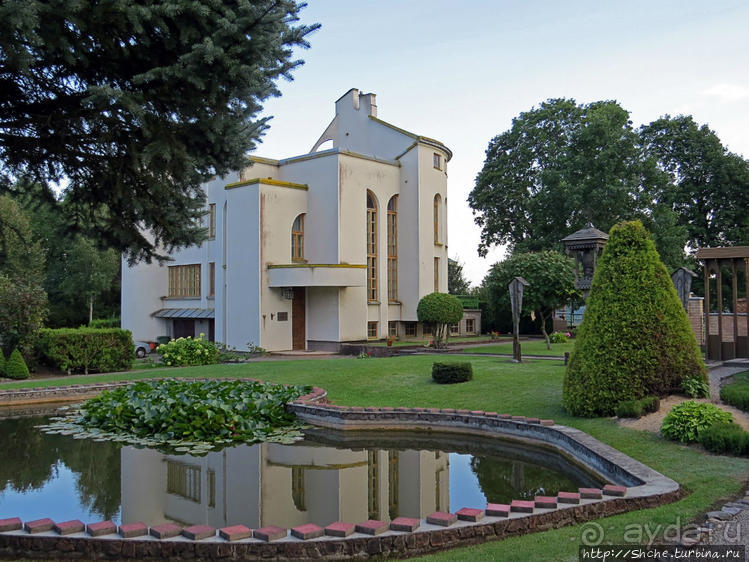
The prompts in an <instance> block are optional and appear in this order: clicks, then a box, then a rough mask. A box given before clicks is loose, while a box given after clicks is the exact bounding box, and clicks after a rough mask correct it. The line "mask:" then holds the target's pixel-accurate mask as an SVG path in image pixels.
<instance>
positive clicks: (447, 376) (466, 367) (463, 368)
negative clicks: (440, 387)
mask: <svg viewBox="0 0 749 562" xmlns="http://www.w3.org/2000/svg"><path fill="white" fill-rule="evenodd" d="M432 378H433V379H434V382H436V383H438V384H455V383H459V382H466V381H469V380H471V379H472V378H473V367H472V366H471V364H470V363H467V362H464V363H434V364H432Z"/></svg>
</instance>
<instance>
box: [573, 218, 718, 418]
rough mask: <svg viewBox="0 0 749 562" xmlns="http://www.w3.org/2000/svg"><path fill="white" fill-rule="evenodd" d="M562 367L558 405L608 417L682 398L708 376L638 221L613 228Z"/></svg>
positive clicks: (663, 268) (668, 279) (668, 280)
mask: <svg viewBox="0 0 749 562" xmlns="http://www.w3.org/2000/svg"><path fill="white" fill-rule="evenodd" d="M586 305H587V306H586V309H585V315H584V316H583V321H582V324H581V325H580V327H579V328H578V332H577V337H576V338H575V347H574V351H573V352H572V356H571V359H570V362H569V365H568V366H567V371H566V373H565V377H564V386H563V392H562V405H563V406H564V408H565V409H566V410H567V411H568V412H570V413H571V414H572V415H575V416H585V417H595V416H609V415H611V414H612V413H613V412H614V409H615V408H616V405H617V404H619V403H620V402H623V401H625V400H639V399H640V398H643V397H645V396H648V395H656V396H665V395H666V394H669V393H672V392H680V391H681V385H682V381H683V380H684V379H691V378H696V379H699V380H702V381H704V382H705V383H707V370H706V369H705V364H704V362H703V361H702V357H701V355H700V352H699V348H698V347H697V341H696V340H695V337H694V334H693V333H692V329H691V328H690V326H689V320H688V319H687V315H686V312H685V311H684V308H683V307H682V304H681V301H680V300H679V297H678V295H677V294H676V289H674V284H673V282H672V281H671V276H670V275H669V273H668V271H667V270H666V266H664V265H663V263H662V262H661V259H660V257H659V255H658V252H657V250H656V249H655V244H654V243H653V240H652V239H651V238H650V235H649V234H648V232H647V230H645V228H644V227H643V226H642V224H641V223H640V222H639V221H633V222H625V223H621V224H619V225H616V226H614V227H613V228H612V229H611V232H610V236H609V241H608V243H607V244H606V247H605V248H604V250H603V255H602V256H601V259H600V260H599V262H598V268H597V269H596V272H595V275H594V278H593V285H592V287H591V291H590V296H589V297H588V300H587V303H586Z"/></svg>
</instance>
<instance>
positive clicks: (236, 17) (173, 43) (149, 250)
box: [0, 0, 318, 259]
mask: <svg viewBox="0 0 749 562" xmlns="http://www.w3.org/2000/svg"><path fill="white" fill-rule="evenodd" d="M304 5H305V4H303V3H300V2H297V1H295V0H252V1H251V2H250V1H238V0H235V1H225V2H203V1H198V0H154V1H143V0H124V1H120V2H113V1H103V2H102V1H94V0H57V1H53V2H49V1H42V0H23V1H18V0H11V1H8V2H2V3H0V21H2V22H3V24H2V26H0V92H1V94H0V180H5V181H6V182H12V181H13V180H15V179H18V178H21V177H24V178H26V179H29V180H31V182H30V183H29V185H32V184H33V182H39V183H42V184H44V185H47V186H50V189H51V187H52V186H55V184H59V185H62V186H64V187H65V190H66V201H67V203H68V205H67V206H66V209H67V210H68V211H69V212H70V215H71V217H72V218H73V219H74V223H75V225H76V226H77V227H78V228H79V229H81V230H83V231H87V232H88V233H90V234H94V235H96V237H97V238H99V239H100V240H101V242H102V243H103V244H105V245H108V246H111V247H114V248H116V249H118V250H123V251H126V252H128V253H129V255H130V257H131V258H134V259H138V258H145V259H151V258H153V257H156V256H158V254H159V248H160V247H167V248H169V247H171V246H175V245H176V246H184V245H188V244H193V243H195V242H198V241H199V240H200V239H201V237H202V236H203V235H204V233H203V230H202V229H201V228H200V226H199V223H200V221H199V220H198V219H199V218H200V216H201V215H202V214H203V212H204V210H203V207H204V200H203V194H202V192H201V190H200V184H201V183H202V182H204V181H205V180H206V179H207V178H210V177H211V176H213V175H217V174H218V175H223V174H225V173H227V172H228V171H231V170H237V169H239V168H241V167H243V166H244V165H245V164H246V155H247V152H248V151H249V150H251V149H252V148H253V147H254V146H255V142H256V141H257V139H258V138H259V137H260V135H261V134H262V132H263V130H264V129H265V128H266V127H267V126H268V125H267V120H268V118H267V117H266V118H259V117H258V115H259V112H260V111H261V110H262V105H261V103H262V102H263V101H264V100H265V99H267V98H268V97H269V96H274V95H279V91H278V90H277V88H276V86H275V83H276V81H277V80H278V79H279V78H280V77H284V78H288V79H290V78H291V71H292V70H293V69H294V68H295V67H297V66H298V65H300V64H301V61H300V60H295V59H294V58H293V52H292V50H293V48H294V47H306V46H308V45H307V42H306V40H305V37H306V36H307V35H308V34H309V33H310V32H312V31H313V30H315V29H316V28H317V27H318V26H317V25H301V24H297V22H298V14H299V11H300V10H301V9H302V8H303V7H304ZM145 231H148V232H150V236H147V235H145V234H144V232H145Z"/></svg>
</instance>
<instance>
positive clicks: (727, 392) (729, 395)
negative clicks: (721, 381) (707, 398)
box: [720, 382, 749, 412]
mask: <svg viewBox="0 0 749 562" xmlns="http://www.w3.org/2000/svg"><path fill="white" fill-rule="evenodd" d="M720 399H721V400H723V402H725V403H726V404H730V405H731V406H735V407H736V408H738V409H739V410H744V411H745V412H749V383H745V382H734V383H731V384H727V385H726V386H724V387H723V388H721V389H720Z"/></svg>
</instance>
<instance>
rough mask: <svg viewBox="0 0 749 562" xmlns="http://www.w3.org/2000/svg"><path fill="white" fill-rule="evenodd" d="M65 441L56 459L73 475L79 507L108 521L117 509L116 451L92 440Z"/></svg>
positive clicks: (118, 493)
mask: <svg viewBox="0 0 749 562" xmlns="http://www.w3.org/2000/svg"><path fill="white" fill-rule="evenodd" d="M53 437H54V436H53ZM68 441H69V445H70V446H66V447H63V448H62V449H61V451H60V453H61V455H60V459H61V460H62V461H63V462H64V463H65V464H66V465H67V466H68V468H70V470H71V471H73V473H75V475H76V487H77V488H78V496H79V498H80V500H81V505H84V506H86V507H87V508H88V509H89V510H90V511H93V512H96V513H98V514H100V515H101V516H102V517H103V518H104V519H111V518H112V516H113V515H115V514H116V513H117V510H118V509H119V507H120V447H119V446H118V445H117V444H115V443H110V442H99V441H93V440H92V439H70V438H68Z"/></svg>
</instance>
